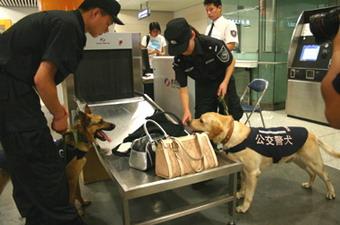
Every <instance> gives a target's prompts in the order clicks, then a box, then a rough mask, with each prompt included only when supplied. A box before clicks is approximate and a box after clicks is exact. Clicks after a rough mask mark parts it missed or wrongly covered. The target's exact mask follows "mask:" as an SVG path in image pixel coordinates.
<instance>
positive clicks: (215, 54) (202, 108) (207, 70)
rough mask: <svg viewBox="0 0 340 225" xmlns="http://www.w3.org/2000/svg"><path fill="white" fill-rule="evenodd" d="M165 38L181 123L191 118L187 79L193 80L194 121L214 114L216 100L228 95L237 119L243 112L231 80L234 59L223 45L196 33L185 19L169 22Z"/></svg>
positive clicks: (221, 42) (232, 111)
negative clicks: (170, 59) (177, 94)
mask: <svg viewBox="0 0 340 225" xmlns="http://www.w3.org/2000/svg"><path fill="white" fill-rule="evenodd" d="M164 36H165V38H166V40H167V41H168V46H169V54H170V55H173V56H175V59H174V63H173V69H174V71H175V74H176V80H177V82H178V83H179V85H180V90H179V92H180V99H181V103H182V108H183V117H182V122H183V124H185V123H187V122H189V121H190V120H191V119H192V114H191V112H190V108H189V94H188V87H187V84H188V76H189V77H191V78H192V79H194V80H195V92H196V93H195V100H196V102H195V118H198V117H200V116H201V115H202V114H204V113H206V112H216V111H217V108H218V105H219V104H218V103H219V102H218V101H219V100H218V99H219V98H222V99H223V98H224V96H225V95H226V94H227V100H228V102H229V105H230V104H231V105H232V106H233V107H230V109H229V113H230V114H231V115H232V116H233V117H234V119H235V120H239V119H240V118H241V117H242V115H243V110H242V107H241V105H240V99H239V97H238V95H237V93H236V88H235V80H234V78H233V77H232V74H233V71H234V65H235V60H234V59H233V56H232V54H231V53H230V51H229V50H228V48H227V47H226V45H225V43H224V42H223V41H221V40H218V39H215V38H211V37H208V36H205V35H201V34H199V33H198V32H197V31H196V30H195V29H194V28H193V27H191V26H190V25H189V24H188V22H187V21H186V20H185V19H184V18H176V19H173V20H171V21H169V22H168V24H167V25H166V30H165V32H164Z"/></svg>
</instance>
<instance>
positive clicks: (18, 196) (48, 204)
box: [0, 10, 86, 225]
mask: <svg viewBox="0 0 340 225" xmlns="http://www.w3.org/2000/svg"><path fill="white" fill-rule="evenodd" d="M85 43H86V36H85V32H84V22H83V19H82V17H81V14H80V12H79V11H78V10H77V11H71V12H65V11H48V12H39V13H35V14H32V15H29V16H27V17H25V18H23V19H22V20H20V21H18V22H17V23H15V24H14V25H13V26H12V27H11V28H9V29H8V30H7V31H5V32H4V33H3V34H1V35H0V105H1V107H0V141H1V143H2V145H3V148H4V150H5V153H6V158H7V163H8V169H9V171H10V173H11V178H12V182H13V185H14V193H13V196H14V199H15V202H16V204H17V207H18V209H19V211H20V213H21V215H22V216H23V217H26V224H34V225H42V224H43V225H47V224H48V225H64V224H70V225H71V224H72V225H74V224H83V222H82V221H81V219H80V218H79V216H78V215H77V213H76V210H75V208H74V207H73V206H71V205H70V204H69V200H68V184H67V179H66V176H65V171H64V169H65V166H64V164H63V162H62V161H61V159H60V158H59V156H58V152H57V149H56V147H55V145H54V142H53V139H52V136H51V134H50V130H49V128H48V126H47V121H46V119H45V117H44V114H43V112H42V111H41V106H40V99H39V96H38V95H37V93H36V91H35V89H34V82H33V78H34V75H35V74H36V72H37V69H38V67H39V65H40V63H41V61H45V60H47V61H51V62H53V63H54V64H55V65H56V66H57V74H56V76H55V82H56V84H58V83H60V82H61V81H62V80H64V79H65V78H66V77H67V76H68V75H69V74H70V73H73V72H74V71H75V70H76V67H77V65H78V63H79V61H80V59H81V56H82V50H83V48H84V46H85Z"/></svg>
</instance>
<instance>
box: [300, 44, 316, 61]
mask: <svg viewBox="0 0 340 225" xmlns="http://www.w3.org/2000/svg"><path fill="white" fill-rule="evenodd" d="M319 50H320V45H304V46H303V47H302V51H301V55H300V61H313V62H314V61H316V60H317V58H318V55H319Z"/></svg>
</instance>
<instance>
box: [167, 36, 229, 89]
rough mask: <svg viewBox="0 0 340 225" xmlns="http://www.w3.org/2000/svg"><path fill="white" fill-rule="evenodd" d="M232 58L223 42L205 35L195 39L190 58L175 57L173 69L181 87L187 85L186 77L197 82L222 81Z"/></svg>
mask: <svg viewBox="0 0 340 225" xmlns="http://www.w3.org/2000/svg"><path fill="white" fill-rule="evenodd" d="M232 60H233V56H232V54H231V53H230V51H229V50H228V48H227V46H226V45H225V44H224V42H223V41H221V40H218V39H215V38H211V37H208V36H205V35H198V36H197V37H196V38H195V49H194V51H193V54H192V55H190V56H184V55H179V56H176V57H175V59H174V63H173V68H174V70H175V74H176V80H177V81H178V83H179V85H180V86H181V87H186V86H187V84H188V76H189V77H191V78H193V79H194V80H195V81H198V82H206V81H208V82H209V81H212V80H220V81H222V80H223V79H224V77H225V73H226V69H227V67H228V66H229V65H230V64H231V62H232Z"/></svg>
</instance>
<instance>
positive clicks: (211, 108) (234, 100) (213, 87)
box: [195, 77, 243, 120]
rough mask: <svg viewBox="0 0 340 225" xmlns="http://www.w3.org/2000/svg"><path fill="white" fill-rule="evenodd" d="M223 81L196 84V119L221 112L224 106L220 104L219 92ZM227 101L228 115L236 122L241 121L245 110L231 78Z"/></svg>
mask: <svg viewBox="0 0 340 225" xmlns="http://www.w3.org/2000/svg"><path fill="white" fill-rule="evenodd" d="M221 82H222V81H220V80H216V81H209V82H197V81H196V82H195V89H196V90H195V118H199V117H200V116H201V115H202V114H204V113H206V112H220V113H223V112H222V110H221V107H222V105H220V104H219V102H218V96H217V90H218V87H219V85H220V84H221ZM224 98H225V101H226V103H227V106H228V113H229V114H230V115H232V116H233V118H234V119H235V120H239V119H241V117H242V115H243V110H242V107H241V104H240V98H239V96H238V95H237V92H236V85H235V79H234V78H233V77H231V79H230V81H229V84H228V90H227V94H226V95H225V97H224Z"/></svg>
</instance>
